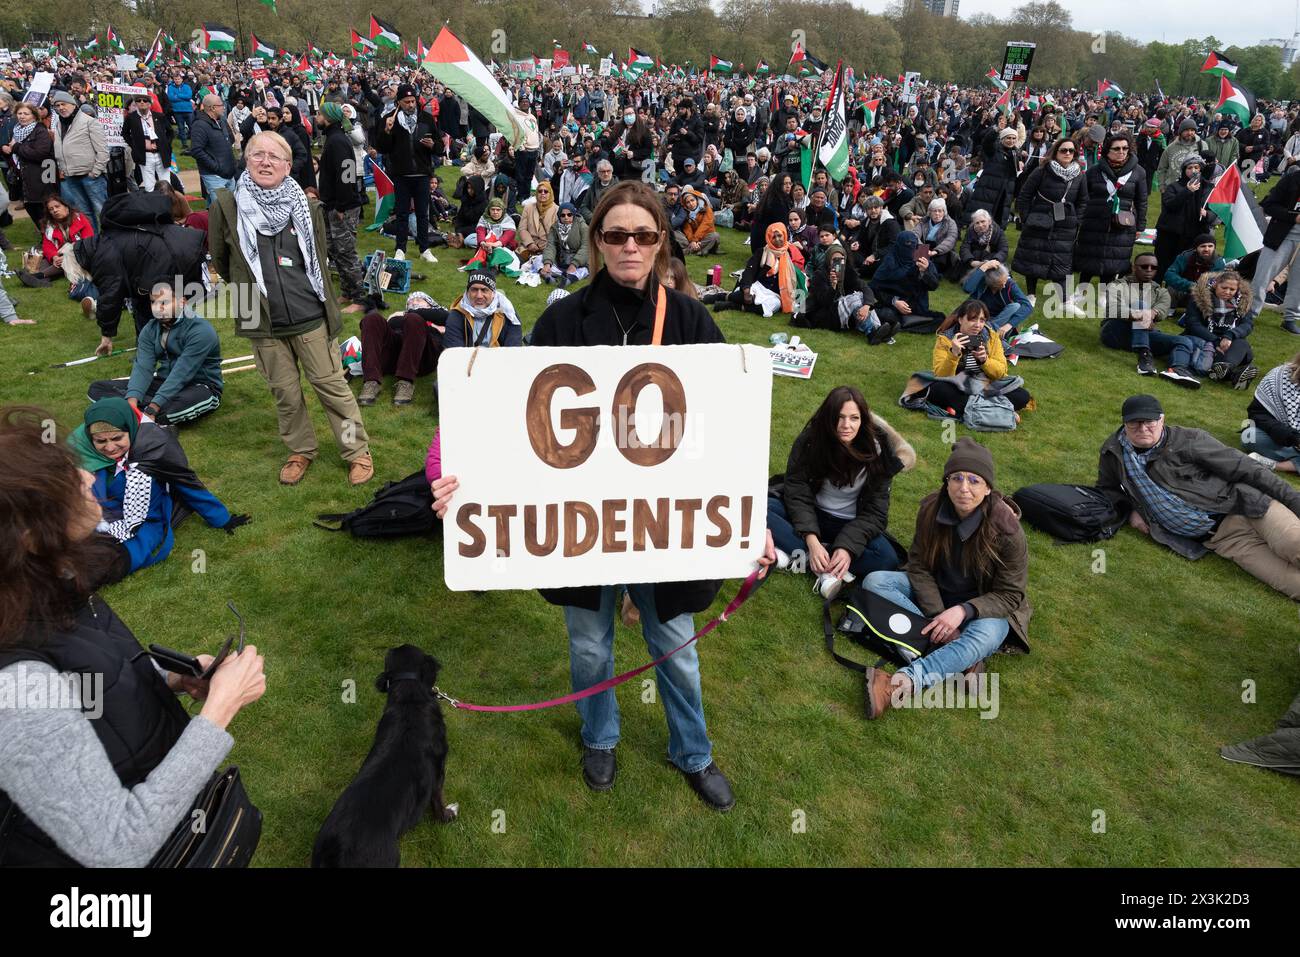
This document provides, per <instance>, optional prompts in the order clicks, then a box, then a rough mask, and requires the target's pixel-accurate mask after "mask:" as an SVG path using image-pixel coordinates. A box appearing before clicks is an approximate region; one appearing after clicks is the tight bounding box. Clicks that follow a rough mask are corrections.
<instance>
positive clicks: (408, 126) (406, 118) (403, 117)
mask: <svg viewBox="0 0 1300 957" xmlns="http://www.w3.org/2000/svg"><path fill="white" fill-rule="evenodd" d="M419 120H420V115H419V114H418V113H417V112H415V111H414V110H412V111H411V112H410V113H407V112H406V111H405V110H398V111H397V122H399V123H401V124H402V129H404V130H406V132H407V133H408V134H409V135H411V136H414V135H415V125H416V123H418V122H419Z"/></svg>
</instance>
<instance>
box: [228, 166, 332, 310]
mask: <svg viewBox="0 0 1300 957" xmlns="http://www.w3.org/2000/svg"><path fill="white" fill-rule="evenodd" d="M235 206H236V208H237V209H238V210H239V217H238V221H237V223H238V232H239V249H240V251H241V252H242V253H243V254H244V258H245V259H246V260H248V268H249V270H250V271H251V272H252V274H253V278H254V279H255V280H257V288H258V289H259V290H260V291H261V293H262V295H264V296H265V295H266V279H265V278H264V277H263V276H262V257H261V255H260V254H259V253H258V249H257V237H258V235H259V234H260V235H262V236H278V235H280V233H281V231H283V229H284V227H285V226H287V225H288V224H289V221H290V220H292V221H293V228H294V230H295V231H296V232H297V233H298V249H299V250H301V252H302V264H303V268H304V269H305V270H306V271H307V278H308V279H309V280H310V281H311V288H312V289H313V290H315V292H316V298H318V299H319V300H320V301H321V302H324V301H325V280H324V279H323V278H322V277H321V271H320V261H319V260H318V259H317V258H316V242H315V233H314V232H313V230H312V223H311V208H310V207H309V206H308V205H307V194H306V193H304V192H303V191H302V187H301V186H299V185H298V184H297V182H295V181H294V180H293V179H291V178H290V177H288V176H286V177H285V178H284V182H282V183H281V184H280V185H279V186H277V187H276V188H275V189H263V188H262V187H260V186H258V185H257V184H256V183H254V182H253V177H251V176H249V175H248V170H244V172H243V173H241V174H240V176H239V182H238V183H237V184H236V186H235Z"/></svg>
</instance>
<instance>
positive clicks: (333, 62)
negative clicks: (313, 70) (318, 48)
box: [321, 50, 343, 70]
mask: <svg viewBox="0 0 1300 957" xmlns="http://www.w3.org/2000/svg"><path fill="white" fill-rule="evenodd" d="M321 62H322V63H323V64H324V65H325V69H327V70H337V69H338V68H339V67H341V66H343V58H342V57H338V56H335V55H334V51H333V50H331V51H330V52H329V53H327V54H325V59H324V60H322V61H321Z"/></svg>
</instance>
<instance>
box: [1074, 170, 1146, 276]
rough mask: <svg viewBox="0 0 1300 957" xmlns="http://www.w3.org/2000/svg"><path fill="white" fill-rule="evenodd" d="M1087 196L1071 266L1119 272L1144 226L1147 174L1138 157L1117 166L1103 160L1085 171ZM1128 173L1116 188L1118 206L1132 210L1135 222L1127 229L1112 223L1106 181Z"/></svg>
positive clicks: (1091, 271) (1104, 273)
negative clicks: (1139, 163)
mask: <svg viewBox="0 0 1300 957" xmlns="http://www.w3.org/2000/svg"><path fill="white" fill-rule="evenodd" d="M1086 175H1087V177H1088V199H1087V205H1086V206H1084V210H1083V218H1082V220H1081V222H1080V223H1079V238H1078V239H1077V240H1076V242H1075V247H1074V268H1075V269H1077V270H1078V271H1079V272H1080V273H1081V274H1082V275H1085V276H1103V277H1106V276H1118V275H1120V274H1122V273H1125V272H1128V268H1129V260H1130V259H1132V258H1133V241H1134V240H1135V239H1136V238H1137V234H1138V233H1140V232H1141V231H1142V230H1144V229H1146V228H1147V174H1146V172H1145V171H1144V170H1143V169H1142V167H1141V166H1139V165H1138V161H1137V157H1136V156H1133V155H1132V154H1130V155H1129V158H1128V162H1126V163H1125V164H1124V165H1123V166H1122V167H1120V168H1119V169H1118V170H1114V169H1112V168H1111V166H1110V164H1109V163H1107V162H1106V161H1105V160H1102V161H1101V162H1100V163H1097V164H1096V165H1095V166H1093V167H1092V168H1090V169H1089V170H1088V172H1087V174H1086ZM1125 175H1127V176H1128V181H1127V182H1126V183H1125V184H1124V185H1123V186H1121V187H1120V188H1119V192H1118V194H1117V195H1118V196H1119V208H1120V210H1121V211H1125V210H1131V211H1132V212H1133V215H1134V217H1135V218H1136V220H1137V222H1136V225H1135V226H1132V227H1130V228H1128V229H1120V228H1118V227H1115V226H1113V225H1112V224H1111V223H1112V217H1113V215H1114V214H1113V213H1112V212H1111V204H1110V195H1109V193H1108V192H1107V190H1106V183H1107V182H1111V183H1113V182H1115V181H1116V180H1117V179H1119V178H1122V177H1124V176H1125Z"/></svg>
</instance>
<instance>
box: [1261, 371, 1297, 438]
mask: <svg viewBox="0 0 1300 957" xmlns="http://www.w3.org/2000/svg"><path fill="white" fill-rule="evenodd" d="M1255 398H1256V399H1258V400H1259V404H1260V405H1262V406H1263V407H1264V408H1265V409H1266V410H1267V411H1268V414H1269V415H1271V416H1272V417H1273V418H1275V419H1277V420H1278V421H1279V422H1281V423H1283V424H1284V425H1289V426H1290V427H1291V428H1293V429H1300V385H1297V384H1296V381H1295V378H1294V376H1293V374H1292V369H1291V366H1290V364H1287V365H1282V366H1278V367H1277V368H1276V369H1270V370H1269V371H1268V372H1267V373H1266V374H1265V375H1264V378H1262V379H1260V380H1259V385H1257V386H1255Z"/></svg>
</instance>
